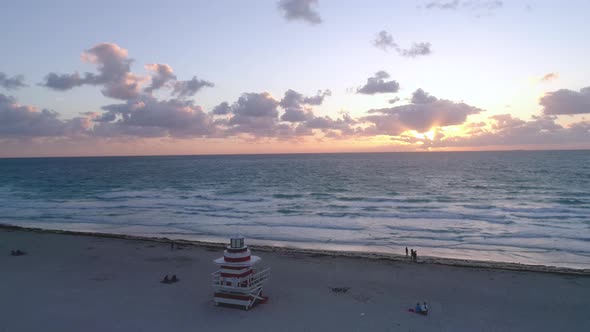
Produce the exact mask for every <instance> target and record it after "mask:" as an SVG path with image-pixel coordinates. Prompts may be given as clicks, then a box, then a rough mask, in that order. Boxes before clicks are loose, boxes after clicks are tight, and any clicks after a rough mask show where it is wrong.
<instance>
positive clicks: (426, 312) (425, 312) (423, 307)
mask: <svg viewBox="0 0 590 332" xmlns="http://www.w3.org/2000/svg"><path fill="white" fill-rule="evenodd" d="M422 314H424V315H428V304H426V302H424V304H422Z"/></svg>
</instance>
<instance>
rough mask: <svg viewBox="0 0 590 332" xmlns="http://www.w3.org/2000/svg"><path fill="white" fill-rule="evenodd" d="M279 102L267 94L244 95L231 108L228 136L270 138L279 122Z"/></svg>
mask: <svg viewBox="0 0 590 332" xmlns="http://www.w3.org/2000/svg"><path fill="white" fill-rule="evenodd" d="M278 107H279V101H278V100H276V99H274V98H273V97H272V96H271V95H270V94H269V93H268V92H262V93H244V94H243V95H242V96H240V98H239V99H238V100H237V101H236V102H235V103H234V104H233V105H232V106H231V113H230V114H231V117H230V118H229V121H228V123H227V125H228V130H227V134H228V135H238V134H242V133H244V134H251V135H253V136H272V135H273V134H275V133H276V128H277V124H278V121H279V109H278Z"/></svg>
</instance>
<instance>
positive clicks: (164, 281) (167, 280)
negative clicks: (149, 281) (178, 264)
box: [160, 275, 171, 284]
mask: <svg viewBox="0 0 590 332" xmlns="http://www.w3.org/2000/svg"><path fill="white" fill-rule="evenodd" d="M160 282H161V283H163V284H170V283H171V281H170V278H168V275H166V276H165V277H164V279H162V280H161V281H160Z"/></svg>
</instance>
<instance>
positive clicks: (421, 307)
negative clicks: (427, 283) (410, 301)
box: [408, 302, 428, 316]
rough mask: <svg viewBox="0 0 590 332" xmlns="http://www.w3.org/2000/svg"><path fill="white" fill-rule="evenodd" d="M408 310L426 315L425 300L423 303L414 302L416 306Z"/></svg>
mask: <svg viewBox="0 0 590 332" xmlns="http://www.w3.org/2000/svg"><path fill="white" fill-rule="evenodd" d="M408 311H409V312H413V313H417V314H420V315H424V316H426V315H428V304H426V302H424V304H420V303H416V308H414V309H412V308H410V309H408Z"/></svg>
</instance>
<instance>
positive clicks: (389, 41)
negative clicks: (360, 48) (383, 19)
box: [373, 30, 399, 51]
mask: <svg viewBox="0 0 590 332" xmlns="http://www.w3.org/2000/svg"><path fill="white" fill-rule="evenodd" d="M373 46H375V47H377V48H380V49H382V50H384V51H387V50H388V49H389V48H393V49H395V50H397V49H399V46H398V45H397V44H396V43H395V42H394V41H393V36H392V35H391V34H390V33H389V32H387V31H385V30H381V31H379V33H377V36H376V37H375V40H373Z"/></svg>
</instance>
